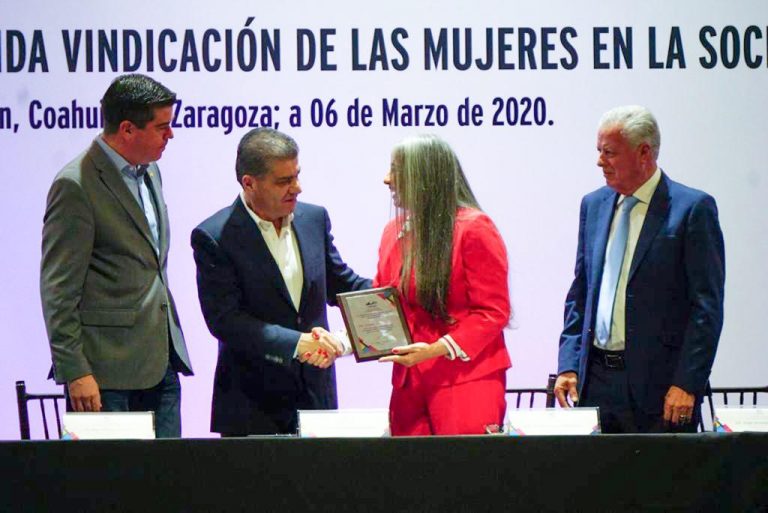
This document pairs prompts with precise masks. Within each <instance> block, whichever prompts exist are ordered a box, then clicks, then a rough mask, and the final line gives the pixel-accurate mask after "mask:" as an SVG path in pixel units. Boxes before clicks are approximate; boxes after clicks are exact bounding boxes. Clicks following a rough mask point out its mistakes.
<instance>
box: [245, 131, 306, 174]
mask: <svg viewBox="0 0 768 513" xmlns="http://www.w3.org/2000/svg"><path fill="white" fill-rule="evenodd" d="M298 155H299V146H298V145H297V144H296V141H294V140H293V138H291V137H290V136H288V135H286V134H284V133H282V132H278V131H277V130H274V129H272V128H254V129H253V130H251V131H250V132H248V133H247V134H245V135H244V136H243V138H242V139H240V144H238V145H237V161H236V162H235V171H237V182H238V183H242V181H243V176H245V175H250V176H255V177H260V176H264V175H265V174H266V173H267V172H268V171H269V166H270V165H271V164H272V162H274V161H277V160H290V159H295V158H296V157H297V156H298Z"/></svg>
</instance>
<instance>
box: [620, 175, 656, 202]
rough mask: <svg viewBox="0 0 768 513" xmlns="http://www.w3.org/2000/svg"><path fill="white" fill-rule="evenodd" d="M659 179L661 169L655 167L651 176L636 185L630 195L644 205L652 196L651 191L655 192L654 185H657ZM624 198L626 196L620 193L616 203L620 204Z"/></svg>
mask: <svg viewBox="0 0 768 513" xmlns="http://www.w3.org/2000/svg"><path fill="white" fill-rule="evenodd" d="M660 181H661V170H660V169H659V168H658V167H657V168H656V171H654V172H653V174H652V175H651V177H650V178H649V179H648V180H646V181H645V183H644V184H643V185H641V186H640V187H638V188H637V190H636V191H635V192H634V194H632V196H634V197H635V198H637V199H638V200H640V201H641V202H643V203H645V204H646V205H648V204H650V203H651V198H653V193H654V192H656V187H657V186H658V185H659V182H660ZM624 198H626V196H624V195H623V194H622V195H621V197H620V198H619V202H618V204H621V203H622V202H623V201H624Z"/></svg>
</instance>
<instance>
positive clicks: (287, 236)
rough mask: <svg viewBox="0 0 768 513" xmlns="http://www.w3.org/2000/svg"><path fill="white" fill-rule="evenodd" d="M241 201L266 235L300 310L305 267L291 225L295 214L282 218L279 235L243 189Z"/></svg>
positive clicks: (297, 309) (266, 239) (289, 291)
mask: <svg viewBox="0 0 768 513" xmlns="http://www.w3.org/2000/svg"><path fill="white" fill-rule="evenodd" d="M240 201H242V202H243V206H245V210H246V211H247V212H248V214H249V215H250V216H251V218H252V219H253V222H254V223H256V226H258V227H259V231H260V232H261V235H262V236H263V237H264V242H266V243H267V248H269V252H270V254H272V258H274V259H275V262H276V263H277V267H278V268H279V269H280V274H281V275H282V276H283V280H284V281H285V286H286V287H287V288H288V293H289V294H290V296H291V302H292V303H293V306H294V308H296V311H297V312H298V311H299V305H300V302H301V288H302V286H303V284H304V268H303V267H302V266H301V253H300V252H299V243H298V242H297V241H296V236H295V235H294V233H293V229H292V227H291V223H292V221H293V214H290V215H288V216H286V217H284V218H283V219H282V226H281V227H280V234H279V235H278V233H277V230H276V229H275V225H274V224H272V221H266V220H264V219H262V218H260V217H259V216H258V214H256V213H255V212H254V211H253V210H251V208H250V207H249V206H248V203H246V202H245V196H244V194H243V191H240Z"/></svg>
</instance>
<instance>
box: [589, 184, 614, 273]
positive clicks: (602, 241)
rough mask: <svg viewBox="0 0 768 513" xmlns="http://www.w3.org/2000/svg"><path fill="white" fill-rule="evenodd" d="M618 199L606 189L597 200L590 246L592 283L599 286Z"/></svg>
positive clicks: (611, 191) (612, 192)
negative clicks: (593, 233)
mask: <svg viewBox="0 0 768 513" xmlns="http://www.w3.org/2000/svg"><path fill="white" fill-rule="evenodd" d="M618 199H619V195H618V194H617V193H616V192H614V191H613V190H611V189H608V188H606V192H605V195H604V196H603V197H602V198H601V199H599V200H598V201H599V204H598V205H597V218H596V219H595V222H594V230H595V235H594V245H593V246H592V283H598V284H599V283H600V280H601V279H602V278H601V276H602V273H603V263H604V261H605V250H606V246H607V245H608V234H609V233H610V231H611V221H612V220H613V212H614V210H615V209H616V201H618Z"/></svg>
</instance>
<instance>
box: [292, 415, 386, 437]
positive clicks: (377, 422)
mask: <svg viewBox="0 0 768 513" xmlns="http://www.w3.org/2000/svg"><path fill="white" fill-rule="evenodd" d="M389 434H390V433H389V410H387V409H385V408H382V409H360V410H299V436H300V437H303V438H363V437H365V438H380V437H384V436H389Z"/></svg>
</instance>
